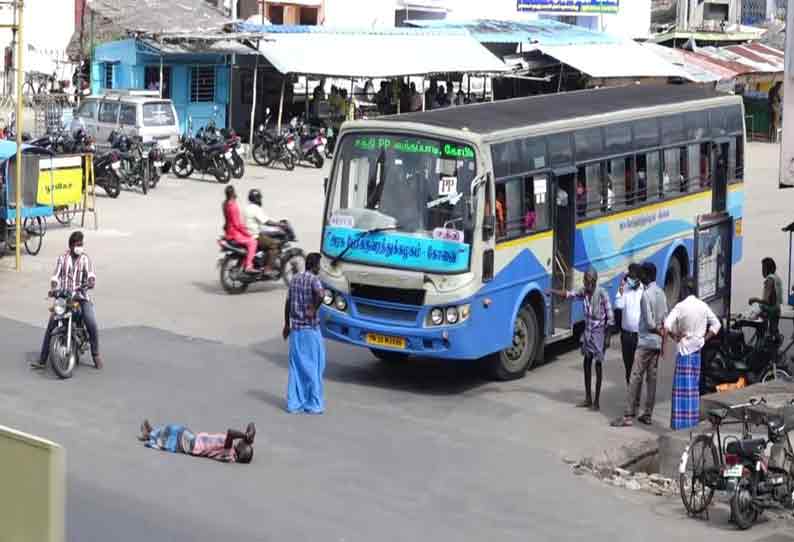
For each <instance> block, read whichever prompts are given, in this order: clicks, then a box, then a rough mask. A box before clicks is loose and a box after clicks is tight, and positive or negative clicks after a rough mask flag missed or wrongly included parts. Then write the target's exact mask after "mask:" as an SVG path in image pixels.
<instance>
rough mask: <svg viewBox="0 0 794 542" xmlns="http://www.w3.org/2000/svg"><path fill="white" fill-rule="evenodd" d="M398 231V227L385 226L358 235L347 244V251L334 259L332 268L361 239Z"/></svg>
mask: <svg viewBox="0 0 794 542" xmlns="http://www.w3.org/2000/svg"><path fill="white" fill-rule="evenodd" d="M396 229H397V225H393V226H383V227H381V228H372V229H369V230H364V231H362V232H361V233H359V234H358V235H356V236H355V237H354V238H353V239H351V240H350V242H349V243H347V246H346V247H345V249H344V250H343V251H342V252H340V253H339V254H338V255H337V256H336V257H334V259H333V260H331V266H332V267H334V266H336V264H337V263H339V260H341V259H342V257H343V256H344V255H345V254H347V252H348V251H349V250H350V249H351V248H353V245H355V244H356V242H357V241H359V240H360V239H363V238H364V237H366V236H367V235H372V234H373V233H380V232H382V231H389V230H396Z"/></svg>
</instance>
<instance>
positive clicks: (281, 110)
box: [276, 73, 288, 134]
mask: <svg viewBox="0 0 794 542" xmlns="http://www.w3.org/2000/svg"><path fill="white" fill-rule="evenodd" d="M287 77H288V76H287V74H286V73H285V74H284V78H283V79H282V80H281V97H280V98H279V100H278V127H277V128H276V132H277V133H278V134H281V116H282V115H283V114H284V91H285V90H286V88H287Z"/></svg>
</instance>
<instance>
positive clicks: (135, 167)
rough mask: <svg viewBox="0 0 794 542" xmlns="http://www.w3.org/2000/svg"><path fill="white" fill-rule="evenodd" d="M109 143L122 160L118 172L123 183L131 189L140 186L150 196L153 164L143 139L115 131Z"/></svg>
mask: <svg viewBox="0 0 794 542" xmlns="http://www.w3.org/2000/svg"><path fill="white" fill-rule="evenodd" d="M108 141H109V142H110V144H111V147H112V148H113V149H115V150H117V151H118V152H119V157H120V158H121V168H120V169H119V170H117V171H118V172H119V178H120V179H121V183H122V184H125V185H127V186H128V187H129V188H135V187H136V186H140V187H141V191H142V192H143V193H144V194H148V193H149V188H150V187H151V164H150V162H149V156H148V152H147V151H146V150H145V149H144V146H143V140H142V139H141V137H140V136H128V135H127V134H124V133H122V132H117V131H116V130H113V131H112V132H111V133H110V137H109V138H108Z"/></svg>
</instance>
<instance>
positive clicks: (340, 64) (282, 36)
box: [246, 25, 508, 78]
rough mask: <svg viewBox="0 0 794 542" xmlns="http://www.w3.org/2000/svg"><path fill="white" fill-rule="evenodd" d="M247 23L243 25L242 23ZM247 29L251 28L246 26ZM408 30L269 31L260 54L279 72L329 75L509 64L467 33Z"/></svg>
mask: <svg viewBox="0 0 794 542" xmlns="http://www.w3.org/2000/svg"><path fill="white" fill-rule="evenodd" d="M246 28H247V25H246ZM247 29H248V30H249V31H250V28H247ZM411 30H412V29H400V30H399V31H386V32H383V31H377V32H374V31H373V32H368V33H361V32H360V31H359V32H353V31H351V32H346V31H333V30H330V29H327V28H326V29H325V30H324V31H319V32H318V31H310V32H281V33H268V34H266V35H265V36H266V37H267V38H270V39H269V41H266V42H262V43H260V45H259V50H260V52H261V53H262V55H263V56H264V57H265V58H267V60H268V61H269V62H270V63H271V64H272V65H273V67H275V68H276V69H277V70H278V71H279V72H281V73H295V74H305V75H326V76H329V77H373V78H378V77H395V76H404V75H425V74H431V73H459V72H469V73H500V72H505V71H507V70H508V67H507V66H506V65H505V64H504V62H502V61H501V60H499V59H498V58H497V57H495V56H494V55H493V54H492V53H491V52H490V51H488V50H487V49H486V48H485V47H483V46H482V45H481V44H480V43H478V42H477V41H476V40H475V39H473V38H472V37H471V36H469V35H468V34H465V33H460V34H457V35H440V34H437V33H427V32H423V31H416V32H412V31H411Z"/></svg>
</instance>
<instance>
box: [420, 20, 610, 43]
mask: <svg viewBox="0 0 794 542" xmlns="http://www.w3.org/2000/svg"><path fill="white" fill-rule="evenodd" d="M406 22H407V24H411V25H413V26H417V27H420V28H426V29H435V30H466V31H468V32H469V33H470V34H471V35H472V37H474V39H476V40H477V41H479V42H480V43H539V44H543V45H576V44H586V43H619V42H620V39H619V38H616V37H614V36H610V35H609V34H605V33H603V32H593V31H591V30H587V29H586V28H582V27H579V26H572V25H569V24H564V23H561V22H558V21H554V20H551V19H538V20H535V21H526V22H523V21H500V20H495V19H475V20H472V21H444V20H442V21H406Z"/></svg>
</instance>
